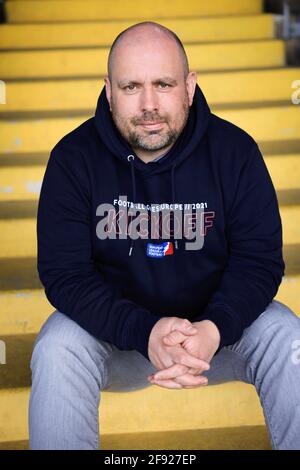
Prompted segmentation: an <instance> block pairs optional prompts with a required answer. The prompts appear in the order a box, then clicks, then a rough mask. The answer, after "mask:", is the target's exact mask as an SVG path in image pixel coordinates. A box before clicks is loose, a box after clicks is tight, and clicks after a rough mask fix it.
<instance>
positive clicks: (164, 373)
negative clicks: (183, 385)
mask: <svg viewBox="0 0 300 470" xmlns="http://www.w3.org/2000/svg"><path fill="white" fill-rule="evenodd" d="M187 370H188V368H187V367H186V366H182V365H181V364H174V365H173V366H171V367H168V368H167V369H163V370H160V371H159V372H155V374H154V375H153V378H154V379H155V380H156V379H158V380H167V379H173V378H174V377H178V376H179V375H183V374H185V373H186V372H187Z"/></svg>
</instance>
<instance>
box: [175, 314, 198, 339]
mask: <svg viewBox="0 0 300 470" xmlns="http://www.w3.org/2000/svg"><path fill="white" fill-rule="evenodd" d="M172 330H178V331H181V332H182V333H183V334H185V335H193V334H195V333H197V331H198V330H197V328H196V327H195V326H194V325H193V324H192V323H191V322H190V321H189V320H187V319H182V318H178V319H177V321H176V322H175V323H174V325H173V328H172Z"/></svg>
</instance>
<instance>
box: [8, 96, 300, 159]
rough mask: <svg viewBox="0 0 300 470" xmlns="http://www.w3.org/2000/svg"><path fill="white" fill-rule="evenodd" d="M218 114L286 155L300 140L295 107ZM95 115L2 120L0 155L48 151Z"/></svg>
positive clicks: (297, 111)
mask: <svg viewBox="0 0 300 470" xmlns="http://www.w3.org/2000/svg"><path fill="white" fill-rule="evenodd" d="M216 114H217V115H218V116H220V117H221V118H223V119H226V120H228V121H230V122H233V123H234V124H236V125H237V126H239V127H241V128H242V129H244V130H245V131H246V132H248V133H249V134H250V135H251V136H252V137H253V138H254V139H255V140H256V141H258V142H259V143H262V142H264V141H267V142H269V141H274V142H275V143H276V142H280V141H284V143H285V152H286V153H288V151H289V141H291V142H293V141H295V140H299V139H300V119H299V108H298V107H297V106H296V105H290V106H274V107H263V108H259V109H241V110H226V111H225V110H223V111H218V112H216ZM92 116H93V115H92V114H91V115H89V116H80V117H73V118H72V117H70V118H41V119H33V120H31V119H28V120H12V121H10V120H6V121H3V122H1V123H0V154H10V155H11V156H12V157H13V155H17V154H22V153H26V152H29V153H32V152H49V151H50V150H51V148H53V147H54V145H55V144H56V143H57V142H58V141H59V140H60V139H61V138H62V137H63V136H64V135H65V134H67V133H69V132H71V131H72V130H73V129H75V128H77V127H78V126H79V125H81V124H82V123H83V122H84V121H86V120H87V119H89V118H90V117H92Z"/></svg>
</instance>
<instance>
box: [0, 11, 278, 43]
mask: <svg viewBox="0 0 300 470" xmlns="http://www.w3.org/2000/svg"><path fill="white" fill-rule="evenodd" d="M156 22H157V23H160V24H162V25H164V26H166V27H167V28H169V29H171V30H172V31H174V32H175V33H176V34H177V35H178V36H179V37H180V39H181V41H182V42H222V41H237V40H239V41H242V40H251V39H271V38H273V37H274V17H273V15H271V14H262V15H250V16H245V15H244V16H234V17H230V16H228V17H220V18H216V17H215V18H185V19H173V20H169V19H166V20H164V19H157V20H156ZM135 23H136V21H135V20H131V21H113V22H105V23H103V22H102V23H101V22H100V21H90V22H86V23H83V22H82V23H46V24H45V23H44V24H9V23H7V24H0V48H1V49H27V48H35V49H42V48H55V47H82V46H85V47H87V46H110V44H112V42H113V40H114V39H115V37H116V36H117V35H118V34H119V33H120V32H121V31H123V30H124V29H126V28H128V27H129V26H131V25H133V24H135Z"/></svg>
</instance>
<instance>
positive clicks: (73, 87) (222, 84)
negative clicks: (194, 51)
mask: <svg viewBox="0 0 300 470" xmlns="http://www.w3.org/2000/svg"><path fill="white" fill-rule="evenodd" d="M299 76H300V68H299V67H298V68H296V67H295V68H279V69H274V70H272V69H271V70H249V71H248V70H247V71H243V72H226V73H221V72H219V73H206V74H205V73H200V74H198V84H199V86H200V88H201V89H202V91H203V93H204V95H205V97H206V99H207V102H208V104H209V105H210V107H211V108H212V110H213V108H214V106H217V105H223V106H224V105H233V104H234V105H238V104H240V103H243V105H247V104H253V103H272V102H278V101H286V102H291V95H292V93H294V92H295V88H292V83H293V82H294V81H295V80H298V77H299ZM258 83H259V87H258V86H257V84H258ZM103 86H104V80H103V79H100V80H95V79H86V80H84V79H81V80H67V79H66V80H62V81H54V80H45V81H44V80H43V81H24V82H13V81H12V82H7V84H6V104H5V105H1V106H0V116H1V113H5V112H18V111H24V112H26V111H28V112H30V111H35V112H38V111H72V110H76V111H77V110H89V109H90V110H91V111H93V110H94V108H95V106H96V104H97V98H98V95H99V94H100V91H101V90H102V88H103Z"/></svg>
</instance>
